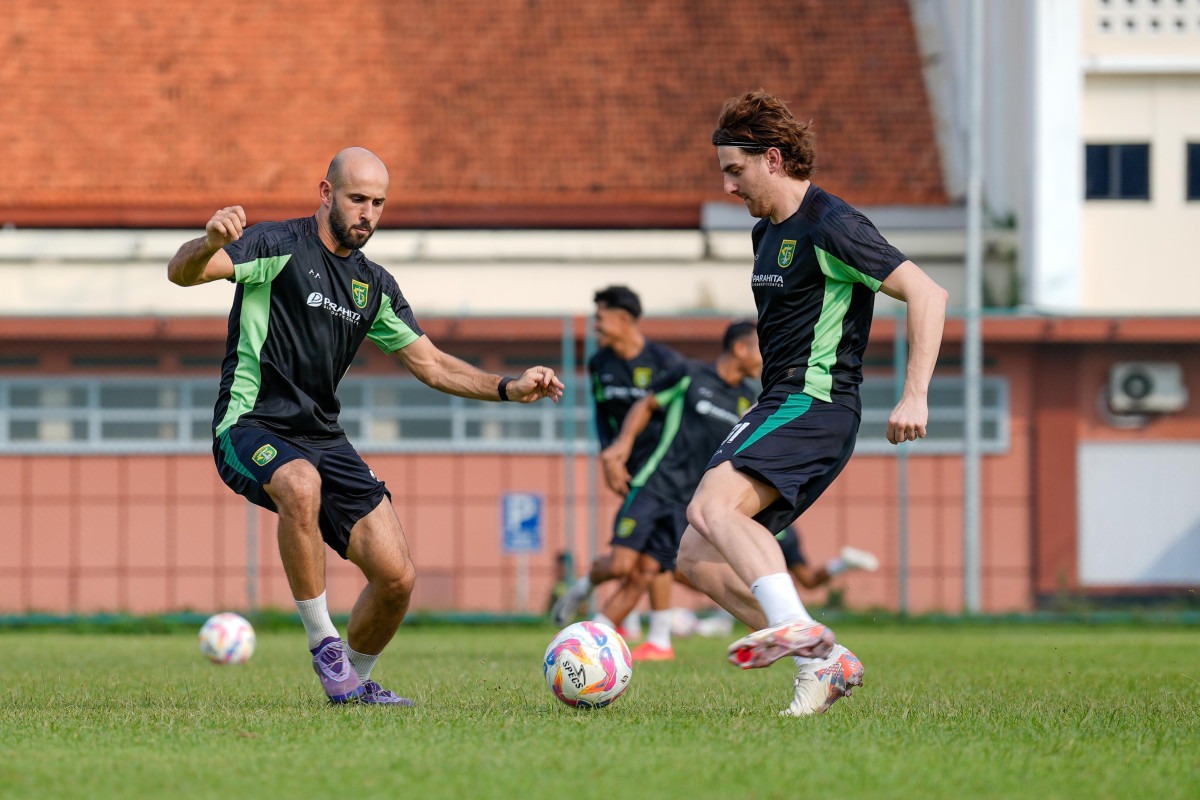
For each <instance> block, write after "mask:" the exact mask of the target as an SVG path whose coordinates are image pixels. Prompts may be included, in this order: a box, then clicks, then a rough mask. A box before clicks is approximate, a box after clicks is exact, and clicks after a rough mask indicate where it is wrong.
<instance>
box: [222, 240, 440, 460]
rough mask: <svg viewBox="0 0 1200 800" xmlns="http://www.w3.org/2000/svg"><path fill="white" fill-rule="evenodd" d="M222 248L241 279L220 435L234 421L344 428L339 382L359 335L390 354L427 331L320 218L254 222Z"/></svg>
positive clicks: (325, 430)
mask: <svg viewBox="0 0 1200 800" xmlns="http://www.w3.org/2000/svg"><path fill="white" fill-rule="evenodd" d="M225 252H227V253H228V254H229V257H230V258H231V259H233V264H234V277H233V279H232V280H234V281H236V282H237V284H238V286H237V291H236V294H235V295H234V300H233V308H232V310H231V311H230V312H229V338H228V341H227V342H226V352H225V360H224V362H223V363H222V366H221V391H220V394H219V395H218V397H217V406H216V412H215V416H214V418H213V433H214V435H215V436H220V435H221V434H222V433H224V432H225V431H226V430H228V429H229V428H230V427H231V426H232V425H233V424H234V423H242V424H245V425H252V426H256V427H260V428H266V429H268V430H272V431H275V432H277V433H281V434H285V435H288V436H292V437H295V438H298V439H323V438H329V437H334V436H341V435H343V431H342V427H341V425H339V424H338V413H339V411H340V410H341V404H340V403H339V402H338V399H337V387H338V383H340V382H341V380H342V377H343V376H344V375H345V374H346V371H347V370H348V369H349V368H350V364H351V362H352V361H353V360H354V355H355V353H357V352H358V348H359V346H360V345H361V344H362V343H363V340H364V339H370V340H371V341H372V342H374V343H375V344H376V345H377V346H378V347H379V349H380V350H382V351H383V352H385V353H392V352H394V351H396V350H399V349H400V348H402V347H405V346H407V345H409V344H411V343H412V342H414V341H416V340H417V339H418V338H420V337H421V335H422V331H421V328H420V326H418V325H417V321H416V318H415V317H414V316H413V313H412V309H411V308H409V305H408V301H406V300H405V299H404V295H403V294H401V293H400V289H399V287H398V286H397V285H396V281H395V279H394V278H393V277H392V276H391V275H390V274H389V273H388V272H387V271H385V270H384V269H383V268H382V267H380V266H379V265H378V264H374V263H372V262H371V261H368V260H367V257H366V256H364V255H363V254H362V253H361V252H359V251H355V252H352V253H351V254H350V255H348V256H346V257H345V258H341V257H339V256H336V255H334V254H333V253H331V252H329V250H328V249H327V248H326V247H325V245H324V244H322V242H321V240H320V238H319V237H318V236H317V221H316V218H315V217H306V218H303V219H292V220H287V221H286V222H263V223H259V224H257V225H252V226H250V227H249V228H247V229H246V230H245V232H244V233H243V234H242V238H240V239H238V240H237V241H236V242H233V243H232V244H230V245H228V246H226V248H225Z"/></svg>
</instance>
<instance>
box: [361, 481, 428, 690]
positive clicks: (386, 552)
mask: <svg viewBox="0 0 1200 800" xmlns="http://www.w3.org/2000/svg"><path fill="white" fill-rule="evenodd" d="M346 557H347V558H348V559H349V560H350V561H351V562H352V563H354V564H355V565H356V566H357V567H358V568H359V569H361V570H362V572H363V575H365V576H366V578H367V585H366V587H364V588H363V590H362V592H361V593H360V594H359V596H358V600H357V601H356V602H355V603H354V609H353V610H352V611H351V612H350V624H349V626H348V628H347V637H346V638H347V642H348V643H349V645H350V658H351V660H352V661H353V662H354V665H355V667H356V670H357V671H358V673H359V675H360V677H361V678H362V682H363V688H364V690H365V693H364V695H363V697H362V698H361V702H364V703H369V704H379V705H412V701H411V700H408V699H407V698H403V697H400V696H398V695H397V694H396V693H395V692H391V691H389V690H387V689H384V688H383V687H381V686H380V685H379V684H378V683H377V682H375V681H374V680H371V670H372V669H373V668H374V666H375V661H376V659H378V658H379V654H380V653H382V652H383V648H384V647H386V646H387V644H388V642H390V641H391V640H392V637H393V636H395V635H396V630H397V629H398V628H399V627H400V623H401V622H403V621H404V617H405V615H406V614H407V613H408V606H409V603H410V602H411V600H412V593H413V588H414V586H415V585H416V579H417V573H416V569H415V568H414V567H413V563H412V558H411V556H410V555H409V550H408V540H407V539H405V537H404V529H403V528H402V527H401V525H400V520H399V519H397V517H396V512H395V510H394V509H393V508H392V504H391V502H389V501H388V500H387V498H384V499H383V500H382V501H381V502H380V503H379V505H377V506H376V507H375V509H374V510H373V511H372V512H371V513H369V514H367V516H365V517H363V518H362V519H360V520H359V521H358V522H357V523H355V525H354V527H353V528H352V529H351V531H350V545H349V547H347V548H346Z"/></svg>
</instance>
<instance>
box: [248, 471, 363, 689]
mask: <svg viewBox="0 0 1200 800" xmlns="http://www.w3.org/2000/svg"><path fill="white" fill-rule="evenodd" d="M263 488H264V489H265V490H266V492H267V494H268V495H269V496H270V497H271V500H272V501H274V503H275V506H276V508H277V509H278V512H279V530H278V540H279V558H280V560H281V561H282V562H283V571H284V574H286V575H287V579H288V586H289V587H290V588H291V590H292V597H293V598H295V600H296V608H297V609H298V610H299V612H300V619H301V621H302V622H303V623H304V631H305V634H306V635H307V636H308V647H309V651H310V652H311V653H312V657H313V662H312V664H313V671H315V672H316V673H317V677H318V678H320V680H321V687H322V688H323V689H324V690H325V694H326V695H327V696H328V697H329V700H330V702H333V703H345V702H349V701H351V700H354V699H356V698H358V697H360V696H361V695H362V693H363V688H362V683H361V681H360V680H359V678H358V674H357V673H356V672H355V671H354V667H353V666H351V664H350V661H349V660H348V659H347V657H346V652H345V648H344V646H343V644H342V640H341V638H340V637H339V636H338V633H337V628H335V627H334V626H333V621H332V620H331V619H330V617H329V609H328V607H327V605H326V602H325V541H324V540H323V539H322V538H321V529H320V525H319V524H318V522H317V520H318V514H319V513H320V509H321V476H320V475H318V474H317V470H316V468H315V467H314V466H313V465H312V464H310V463H308V462H307V461H304V460H302V459H296V460H295V461H289V462H288V463H286V464H284V465H283V466H281V467H279V469H277V470H275V474H274V475H272V476H271V482H270V483H268V484H266V485H264V486H263Z"/></svg>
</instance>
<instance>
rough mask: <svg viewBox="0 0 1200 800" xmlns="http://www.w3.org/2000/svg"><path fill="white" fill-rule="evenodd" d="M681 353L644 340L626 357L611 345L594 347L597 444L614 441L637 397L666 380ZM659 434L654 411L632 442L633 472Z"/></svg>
mask: <svg viewBox="0 0 1200 800" xmlns="http://www.w3.org/2000/svg"><path fill="white" fill-rule="evenodd" d="M682 362H683V356H681V355H679V353H676V352H675V351H674V350H672V349H671V348H669V347H667V346H666V345H665V344H659V343H658V342H652V341H649V340H647V341H646V344H645V346H644V347H643V348H642V352H640V353H638V354H637V355H636V356H634V357H633V358H631V359H629V360H628V361H626V360H625V359H623V358H621V357H620V356H618V355H617V354H616V353H614V352H613V350H612V348H611V347H604V348H601V349H600V350H597V351H596V352H595V353H594V354H593V355H592V357H591V358H590V359H589V360H588V375H589V376H590V377H591V380H592V398H593V401H594V402H595V407H596V435H597V436H598V437H599V439H600V447H601V448H605V447H608V446H609V445H610V444H612V443H613V440H615V439H616V438H617V434H619V433H620V432H621V424H622V423H623V422H624V421H625V415H626V414H628V413H629V409H630V408H632V407H633V404H634V403H636V402H637V401H638V400H641V399H642V398H643V397H645V396H646V395H647V394H653V393H654V392H656V391H658V389H660V388H662V387H663V386H666V385H668V384H666V383H664V378H665V376H666V375H667V373H668V372H669V371H670V370H671V368H672V367H674V366H676V365H678V364H681V363H682ZM661 435H662V414H657V413H656V414H655V415H654V416H653V417H652V418H651V419H650V424H649V425H647V426H646V428H645V430H643V431H642V432H641V433H640V434H639V435H638V437H637V439H636V440H635V441H634V443H633V452H632V453H631V454H630V456H629V462H628V464H627V466H628V468H629V472H630V474H633V473H634V472H636V471H637V470H638V469H640V468H641V466H642V464H644V463H646V459H647V458H649V456H650V453H651V451H653V450H654V445H655V443H657V442H658V440H659V438H660V437H661Z"/></svg>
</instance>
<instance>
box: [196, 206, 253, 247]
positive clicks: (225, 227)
mask: <svg viewBox="0 0 1200 800" xmlns="http://www.w3.org/2000/svg"><path fill="white" fill-rule="evenodd" d="M245 229H246V212H245V211H244V210H243V209H242V207H241V206H229V207H228V208H222V209H221V210H220V211H218V212H217V213H215V214H213V215H212V219H210V220H209V221H208V224H207V225H205V226H204V232H205V234H206V235H207V236H208V244H209V246H210V247H213V248H218V249H219V248H222V247H224V246H225V245H227V244H229V243H230V242H236V241H237V240H238V239H240V238H242V231H244V230H245Z"/></svg>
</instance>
